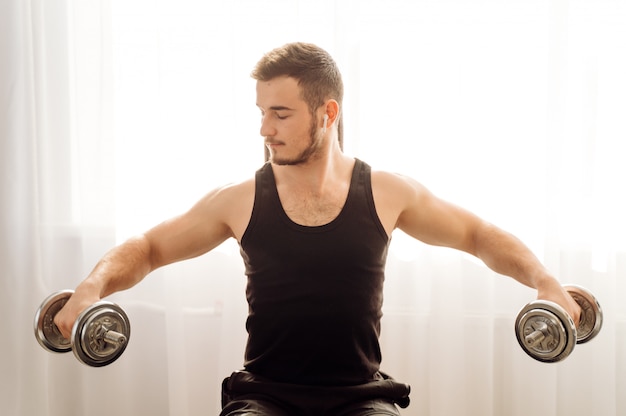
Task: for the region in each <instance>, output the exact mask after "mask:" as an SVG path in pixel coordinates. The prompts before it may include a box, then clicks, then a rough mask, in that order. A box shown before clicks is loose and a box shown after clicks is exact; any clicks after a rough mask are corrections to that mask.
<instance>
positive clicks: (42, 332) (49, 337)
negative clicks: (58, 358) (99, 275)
mask: <svg viewBox="0 0 626 416" xmlns="http://www.w3.org/2000/svg"><path fill="white" fill-rule="evenodd" d="M72 293H74V292H73V291H72V290H62V291H59V292H55V293H53V294H51V295H50V296H48V297H47V298H45V299H44V301H43V302H42V303H41V306H39V309H37V312H36V313H35V338H37V342H39V344H40V345H41V346H42V347H44V348H45V349H46V350H48V351H52V352H68V351H70V350H71V349H72V344H71V341H70V340H69V339H67V338H63V335H61V333H60V332H59V329H58V328H57V326H56V325H55V324H54V316H55V315H56V314H57V312H59V311H60V310H61V308H63V306H64V305H65V303H66V302H67V301H68V299H69V298H70V296H72Z"/></svg>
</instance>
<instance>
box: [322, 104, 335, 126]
mask: <svg viewBox="0 0 626 416" xmlns="http://www.w3.org/2000/svg"><path fill="white" fill-rule="evenodd" d="M324 115H326V116H328V120H326V119H325V118H324ZM337 121H339V103H338V102H337V101H335V100H333V99H330V100H328V101H327V102H326V105H325V107H324V114H323V115H322V123H323V125H325V126H326V127H327V128H330V127H331V126H332V125H333V124H335V123H336V122H337Z"/></svg>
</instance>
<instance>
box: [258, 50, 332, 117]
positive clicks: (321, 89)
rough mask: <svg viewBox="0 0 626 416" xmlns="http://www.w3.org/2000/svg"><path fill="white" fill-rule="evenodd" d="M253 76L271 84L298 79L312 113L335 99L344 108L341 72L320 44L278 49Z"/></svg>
mask: <svg viewBox="0 0 626 416" xmlns="http://www.w3.org/2000/svg"><path fill="white" fill-rule="evenodd" d="M251 75H252V78H254V79H255V80H257V81H269V80H271V79H274V78H276V77H280V76H288V77H291V78H294V79H295V80H296V81H298V85H299V86H300V88H301V91H302V99H303V100H304V101H305V102H306V103H307V105H308V106H309V109H310V111H311V113H313V112H314V111H315V109H316V108H318V107H319V106H321V105H322V104H324V101H326V100H327V99H331V98H332V99H334V100H336V101H337V102H338V103H339V107H340V108H341V102H342V100H343V81H342V79H341V73H340V72H339V68H338V67H337V64H336V63H335V61H334V59H333V58H332V57H331V56H330V54H329V53H328V52H326V51H325V50H323V49H322V48H320V47H318V46H316V45H313V44H310V43H302V42H295V43H288V44H286V45H284V46H282V47H279V48H276V49H274V50H272V51H270V52H268V53H266V54H265V55H264V56H263V58H261V60H260V61H259V62H258V63H257V64H256V66H255V67H254V70H253V71H252V74H251Z"/></svg>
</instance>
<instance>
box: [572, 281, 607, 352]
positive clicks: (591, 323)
mask: <svg viewBox="0 0 626 416" xmlns="http://www.w3.org/2000/svg"><path fill="white" fill-rule="evenodd" d="M565 290H567V292H568V293H569V294H570V295H571V296H572V297H573V298H574V300H575V301H576V303H578V305H580V308H581V310H582V312H581V315H580V322H579V323H578V328H577V331H578V336H577V340H576V343H577V344H584V343H585V342H587V341H590V340H591V339H592V338H594V337H595V336H596V335H598V332H600V329H601V328H602V320H603V314H602V308H601V307H600V303H599V302H598V300H597V299H596V298H595V296H593V295H592V294H591V292H589V291H588V290H587V289H585V288H583V287H581V286H576V285H568V286H565Z"/></svg>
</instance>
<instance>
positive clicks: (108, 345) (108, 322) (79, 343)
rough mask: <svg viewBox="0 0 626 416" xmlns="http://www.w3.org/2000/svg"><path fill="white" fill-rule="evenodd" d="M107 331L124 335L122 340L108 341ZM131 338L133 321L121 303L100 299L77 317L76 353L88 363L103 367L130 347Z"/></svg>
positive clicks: (73, 331)
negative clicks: (128, 345) (127, 346)
mask: <svg viewBox="0 0 626 416" xmlns="http://www.w3.org/2000/svg"><path fill="white" fill-rule="evenodd" d="M107 331H113V332H115V333H118V334H121V335H123V338H122V340H121V342H112V341H107V340H106V339H105V337H104V335H105V333H106V332H107ZM129 337H130V321H129V319H128V316H127V315H126V313H125V312H124V310H123V309H122V308H120V307H119V306H118V305H116V304H114V303H111V302H107V301H100V302H97V303H95V304H93V305H92V306H90V307H89V308H87V309H86V310H85V311H84V312H83V313H82V314H80V315H79V317H78V318H77V320H76V323H75V324H74V328H73V330H72V340H71V342H72V345H73V346H74V348H73V351H74V355H75V356H76V358H78V360H79V361H80V362H82V363H84V364H87V365H89V366H92V367H102V366H105V365H108V364H111V363H112V362H113V361H115V360H117V359H118V358H119V357H120V355H122V353H123V352H124V350H125V349H126V345H127V343H128V338H129Z"/></svg>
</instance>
